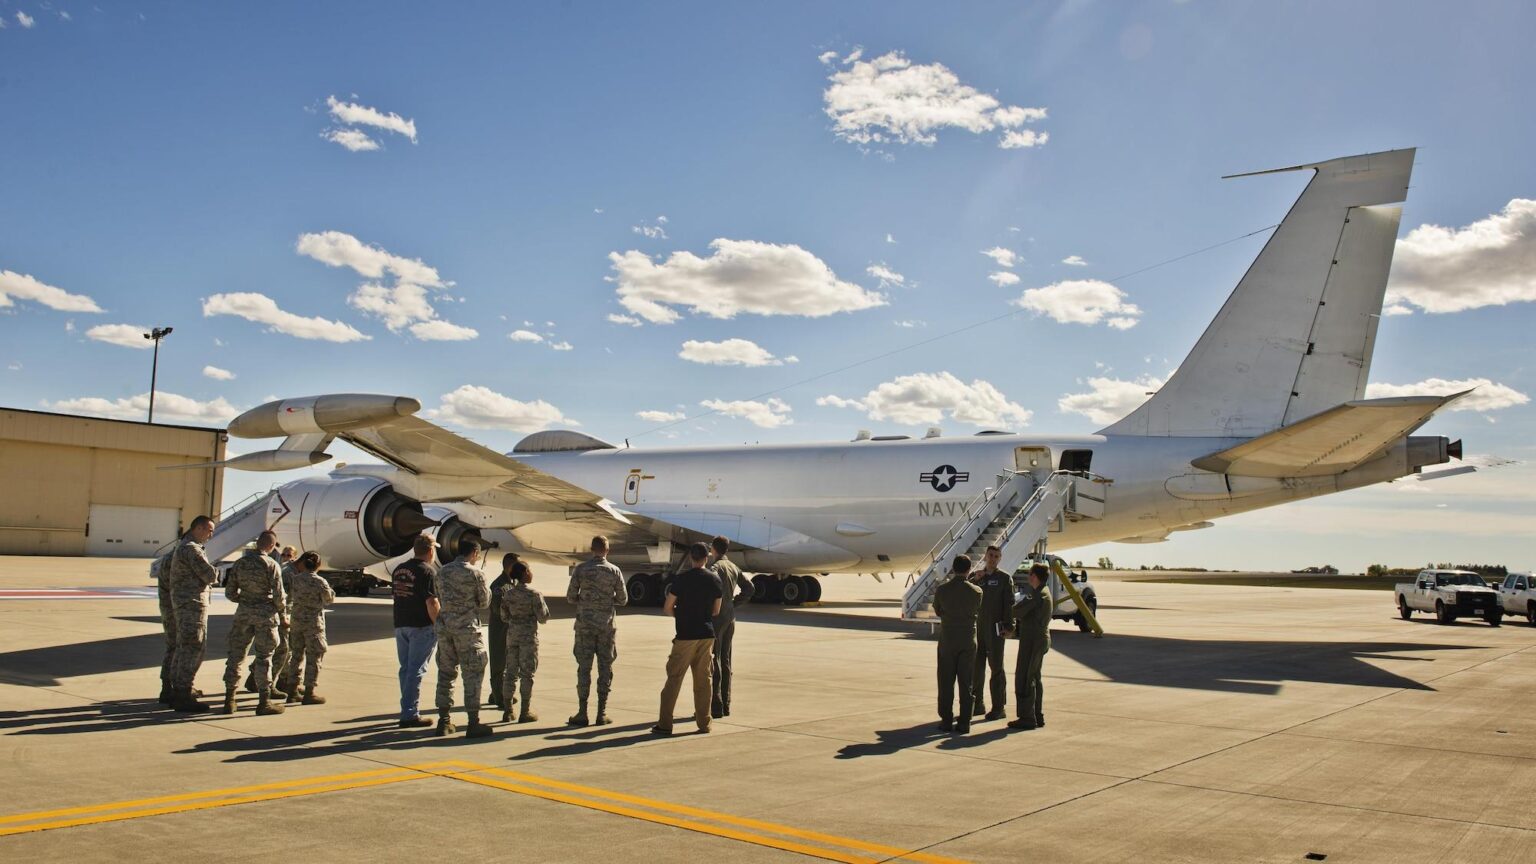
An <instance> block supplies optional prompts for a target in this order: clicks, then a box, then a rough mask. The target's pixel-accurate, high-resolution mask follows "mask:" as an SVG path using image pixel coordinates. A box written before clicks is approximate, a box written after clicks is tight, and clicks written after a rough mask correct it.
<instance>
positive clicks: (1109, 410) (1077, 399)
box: [1056, 375, 1163, 425]
mask: <svg viewBox="0 0 1536 864" xmlns="http://www.w3.org/2000/svg"><path fill="white" fill-rule="evenodd" d="M1162 386H1163V379H1161V378H1155V377H1153V376H1150V375H1148V376H1143V377H1141V378H1136V379H1134V380H1130V381H1125V380H1122V379H1119V378H1102V377H1100V378H1089V379H1088V387H1089V390H1088V392H1087V393H1068V394H1066V395H1064V396H1062V397H1061V398H1060V399H1057V400H1056V408H1057V410H1059V411H1061V413H1063V414H1081V415H1083V416H1084V417H1087V418H1088V419H1089V420H1092V421H1093V422H1095V423H1103V424H1105V425H1108V424H1110V423H1113V422H1115V421H1116V420H1119V419H1120V418H1121V417H1124V416H1125V415H1127V414H1129V413H1131V412H1132V411H1134V410H1136V408H1137V406H1139V405H1141V403H1143V402H1145V401H1147V399H1149V398H1151V397H1149V396H1148V395H1147V394H1148V393H1155V392H1156V391H1157V389H1158V388H1159V387H1162Z"/></svg>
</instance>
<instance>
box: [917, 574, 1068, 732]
mask: <svg viewBox="0 0 1536 864" xmlns="http://www.w3.org/2000/svg"><path fill="white" fill-rule="evenodd" d="M1002 557H1003V554H1002V550H1001V549H999V548H998V547H996V546H988V547H987V550H986V552H985V554H984V557H983V559H982V561H983V566H982V569H980V570H978V571H975V572H972V570H971V558H970V556H969V555H959V556H956V557H955V560H954V562H953V563H952V564H951V566H950V572H949V577H948V579H946V580H945V581H944V583H943V584H942V585H940V586H939V587H938V589H937V590H935V592H934V595H933V611H934V613H935V614H937V615H938V616H939V719H940V720H941V721H942V722H941V723H940V724H939V728H940V729H941V730H943V731H945V732H958V733H960V734H962V735H963V734H965V733H967V732H969V731H971V720H972V719H973V718H975V717H983V718H984V719H987V720H1001V719H1003V718H1004V717H1006V716H1008V715H1007V711H1008V673H1007V672H1006V671H1004V667H1003V646H1004V645H1005V644H1006V641H1007V639H1008V638H1009V637H1015V636H1016V637H1017V638H1018V641H1019V652H1018V660H1017V661H1016V664H1015V666H1014V687H1015V690H1014V694H1015V697H1016V700H1017V703H1018V712H1019V716H1018V717H1017V718H1016V719H1014V720H1011V721H1009V723H1008V726H1009V727H1010V728H1013V729H1038V728H1039V727H1041V726H1044V725H1045V710H1044V701H1043V699H1044V694H1043V690H1042V687H1041V668H1042V666H1043V664H1044V662H1045V655H1046V652H1048V651H1050V650H1051V630H1050V627H1051V592H1050V590H1049V589H1048V588H1047V587H1046V586H1047V585H1048V584H1049V582H1050V579H1051V571H1050V570H1049V569H1048V568H1047V567H1046V565H1044V564H1035V565H1033V566H1032V567H1030V569H1029V588H1030V590H1029V591H1028V592H1024V593H1022V594H1021V596H1019V597H1018V598H1017V599H1016V598H1015V596H1014V590H1013V578H1012V576H1010V575H1009V574H1008V573H1005V572H1003V571H1002V570H999V569H998V564H999V563H1000V562H1001V561H1002ZM988 670H990V671H991V686H990V688H988V687H987V686H986V684H987V673H988ZM957 683H958V684H959V698H958V702H959V711H958V712H957V711H956V710H955V708H956V704H955V703H956V701H957V700H956V693H955V685H956V684H957ZM987 689H990V691H991V696H992V708H991V710H990V711H989V710H987V709H986V698H985V697H986V694H985V693H984V692H983V691H985V690H987Z"/></svg>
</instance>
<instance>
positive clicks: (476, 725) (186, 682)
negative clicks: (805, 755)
mask: <svg viewBox="0 0 1536 864" xmlns="http://www.w3.org/2000/svg"><path fill="white" fill-rule="evenodd" d="M213 529H214V523H213V520H212V519H210V518H209V517H207V516H199V517H197V518H196V519H194V520H192V526H191V528H190V529H189V530H188V532H187V534H186V536H184V537H183V538H182V539H181V540H180V541H178V542H177V543H176V544H175V545H173V546H172V547H171V548H170V550H168V551H167V552H166V553H165V554H164V555H162V556H161V557H160V558H159V559H158V560H157V561H156V562H155V565H154V568H153V569H154V571H155V574H156V578H157V582H158V584H159V591H160V615H161V619H162V621H163V623H164V626H165V642H166V647H165V659H164V662H163V664H162V666H161V672H160V677H161V690H160V701H161V702H162V703H163V704H166V705H168V706H170V707H171V708H172V709H174V710H176V711H180V712H185V713H200V712H204V711H208V710H210V709H209V706H208V705H206V704H204V703H203V702H201V701H199V698H198V697H200V696H202V695H203V694H202V691H200V690H198V689H196V688H195V687H194V686H193V683H194V682H193V678H194V677H195V675H196V673H197V669H198V667H199V666H200V665H201V664H202V660H203V651H204V647H205V644H206V642H207V637H208V597H209V593H210V590H211V589H212V587H213V585H214V584H215V583H216V582H217V579H218V572H217V570H216V569H215V568H214V566H213V565H212V564H211V563H209V561H208V557H207V555H206V554H204V552H203V544H204V543H205V542H207V540H208V538H209V537H210V536H212V534H213ZM591 551H592V557H591V558H589V559H587V560H586V561H583V562H582V563H580V564H578V565H577V566H576V567H575V568H573V569H572V572H571V581H570V585H569V586H568V587H567V588H566V592H565V597H566V600H567V601H569V602H570V603H571V604H572V605H573V606H574V608H575V631H576V632H575V642H574V649H573V650H574V654H575V657H576V697H577V708H576V713H574V714H572V715H571V716H570V717H569V718H568V719H567V721H566V722H567V724H568V725H571V726H587V725H591V724H596V725H599V726H603V725H607V724H610V723H612V722H613V721H612V720H611V719H610V718H609V716H608V694H609V692H610V691H611V689H612V687H613V662H614V660H616V659H617V658H618V654H619V649H618V627H617V625H616V619H615V614H614V610H615V609H617V608H618V607H620V606H624V605H625V604H627V603H628V602H629V595H628V592H627V591H626V590H625V585H624V574H623V573H622V572H621V571H620V570H619V568H618V567H617V566H615V565H614V564H613V563H612V562H610V561H609V560H608V540H607V538H605V537H602V536H597V537H594V538H592V543H591ZM457 552H458V555H457V557H456V558H454V559H453V560H452V561H451V562H449V563H447V564H445V565H443V566H441V567H439V566H438V565H437V560H436V556H437V544H436V542H435V541H434V540H433V539H432V538H430V537H427V536H426V535H421V536H418V537H417V538H416V539H415V541H414V543H413V546H412V557H411V558H410V560H408V561H406V562H404V563H403V564H401V565H399V566H398V567H396V568H395V570H394V573H393V574H392V576H393V580H392V594H393V598H394V626H395V647H396V652H397V655H398V657H399V661H400V719H399V726H400V727H401V728H428V727H432V726H434V725H435V726H436V729H437V733H436V734H438V735H440V736H446V735H451V734H453V733H455V732H457V731H458V728H457V726H455V725H454V723H453V721H452V719H451V717H450V715H451V712H452V709H453V686H454V682H455V681H457V680H458V678H459V677H460V674H461V673H462V675H463V678H464V683H463V694H464V707H465V709H466V712H467V714H468V725H467V726H466V728H465V730H464V733H465V735H466V736H467V737H470V738H483V737H486V736H489V735H491V734H492V730H491V728H490V726H488V725H486V724H484V723H481V722H480V707H481V699H480V695H481V686H482V684H483V683H484V679H485V673H486V667H487V665H489V667H490V679H491V698H490V700H489V701H490V704H492V705H494V706H495V707H497V708H500V709H501V720H502V722H504V723H507V722H511V721H512V719H513V715H514V708H516V719H517V722H519V723H531V722H534V721H537V720H538V719H539V716H538V714H536V713H534V711H533V679H534V674H535V673H536V672H537V671H538V667H539V627H540V626H541V625H543V624H545V623H546V622H548V621H549V605H548V604H547V603H546V602H545V601H544V596H543V594H541V593H540V592H539V591H538V590H537V589H535V588H534V587H533V571H532V570H531V569H530V568H529V567H528V565H527V564H526V563H525V562H523V561H521V560H519V558H518V556H517V555H515V554H508V555H505V556H503V557H502V561H501V574H500V575H499V576H497V577H496V579H495V580H493V581H491V582H490V583H487V582H486V579H485V573H484V571H483V570H482V569H481V559H482V556H483V555H484V548H483V546H482V544H481V541H479V540H478V539H466V540H464V541H462V542H461V544H460V546H459V548H458V550H457ZM729 553H730V541H729V540H727V539H726V538H725V537H716V538H714V540H713V541H712V542H711V543H710V544H708V545H706V544H703V543H694V544H692V545H691V546H690V547H688V550H687V559H688V565H689V566H688V567H687V569H684V570H683V571H682V572H679V573H678V574H677V575H675V576H674V577H673V578H672V580H671V582H670V583H669V585H668V587H667V596H666V601H665V603H664V605H663V609H664V611H665V613H666V614H667V615H669V616H671V617H672V618H673V622H674V629H675V637H674V639H673V640H672V650H671V652H670V653H669V655H668V657H667V661H666V682H665V683H664V684H663V685H662V688H661V704H660V710H659V712H658V714H657V720H656V725H655V726H653V727H652V728H651V731H652V732H653V733H654V734H656V735H671V734H672V730H673V716H672V715H673V711H674V710H675V708H676V707H677V699H678V696H679V694H680V693H681V691H682V686H683V679H684V678H685V677H688V676H689V675H692V679H693V680H692V685H693V721H694V723H695V725H696V726H697V727H698V730H699V731H700V732H708V731H710V722H711V721H712V720H714V719H717V718H721V717H727V716H730V713H731V673H732V669H731V659H732V658H731V642H732V640H733V637H734V635H735V607H736V606H738V605H740V604H741V603H744V602H747V601H748V600H750V599H751V596H752V584H751V583H750V582H749V581H748V580H747V579H746V577H745V576H744V575H743V574H742V572H741V569H740V568H739V567H737V566H736V564H735V563H734V562H732V561H731V560H730V555H729ZM1001 560H1002V553H1001V551H1000V550H999V549H998V547H996V546H988V547H987V550H986V554H985V557H984V558H983V567H982V568H981V569H980V570H977V571H975V572H972V569H971V559H970V557H969V556H966V555H960V556H957V557H956V558H955V559H954V562H953V564H952V565H951V568H950V575H949V578H948V579H947V580H946V581H945V582H944V583H943V584H942V585H940V586H939V587H938V589H937V590H936V591H935V593H934V598H933V609H934V612H935V613H936V614H937V615H938V616H939V620H940V626H939V652H938V653H939V658H938V660H939V663H938V666H939V668H938V680H939V717H940V719H941V720H942V721H943V722H942V724H941V726H940V728H941V729H942V730H943V731H945V732H951V731H954V732H959V733H961V734H964V733H967V732H969V731H970V728H971V721H972V719H973V718H974V717H984V718H985V719H987V720H1000V719H1002V718H1004V717H1005V716H1007V689H1008V679H1007V673H1006V672H1005V671H1004V665H1003V649H1004V645H1005V644H1006V640H1007V639H1008V638H1009V637H1015V636H1016V637H1017V639H1018V642H1019V651H1018V659H1017V661H1016V665H1015V668H1014V684H1015V696H1016V699H1017V704H1018V712H1019V715H1018V717H1017V719H1015V720H1013V721H1011V722H1009V723H1008V725H1009V727H1011V728H1015V729H1035V728H1038V727H1040V726H1044V725H1045V713H1044V710H1043V704H1042V688H1041V666H1042V663H1043V661H1044V658H1045V654H1046V652H1048V651H1049V650H1050V645H1051V637H1050V622H1051V596H1050V591H1049V590H1048V589H1047V588H1046V586H1047V584H1048V583H1049V581H1050V571H1049V570H1048V569H1047V568H1046V566H1045V565H1044V564H1035V565H1034V566H1033V567H1031V568H1030V571H1029V585H1030V589H1031V590H1030V591H1028V592H1025V593H1024V594H1022V595H1021V596H1020V597H1019V598H1017V599H1016V598H1015V595H1014V590H1013V580H1012V577H1011V576H1010V575H1009V574H1007V573H1005V572H1003V571H1001V570H999V569H998V564H999V562H1000V561H1001ZM319 569H320V556H319V555H318V554H317V553H315V552H305V553H303V554H298V553H297V550H295V549H294V548H293V547H291V546H290V547H285V548H284V549H283V550H282V551H281V552H278V551H277V535H275V534H274V533H272V532H271V531H263V532H262V533H261V535H260V536H259V537H258V538H257V540H256V546H255V548H252V549H247V550H246V551H245V552H244V553H243V554H242V555H241V557H240V558H239V559H237V560H236V561H235V563H234V565H233V566H231V567H230V568H229V572H228V575H227V577H226V580H225V584H224V594H225V596H226V597H228V598H229V599H230V600H231V601H233V602H234V603H235V604H237V605H236V609H235V615H234V620H233V622H232V623H231V625H230V631H229V640H228V645H229V651H228V659H227V661H226V663H225V667H224V703H223V706H222V709H223V712H224V713H226V714H233V713H235V711H236V704H235V693H236V688H237V685H238V684H239V682H240V670H241V666H242V664H243V663H244V661H245V657H246V654H247V653H248V652H249V653H251V654H252V655H253V660H252V662H251V674H250V677H249V678H248V679H247V680H246V682H245V687H246V689H247V690H250V691H252V692H255V693H256V694H257V695H258V702H257V706H256V713H257V714H258V715H271V714H281V713H283V711H284V705H285V704H292V703H295V702H302V703H303V704H305V705H316V704H323V703H324V702H325V697H324V696H321V695H319V694H318V693H317V692H316V691H315V687H316V684H317V681H318V679H319V676H320V667H321V665H322V662H323V661H324V658H325V653H326V636H325V617H324V612H323V610H324V608H325V607H326V606H328V605H330V604H331V603H332V602H334V601H335V599H336V593H335V591H334V590H332V588H331V586H330V583H328V582H327V581H326V580H325V579H324V578H322V577H321V576H320V575H319V573H318V571H319ZM487 613H488V614H487ZM483 616H484V617H487V618H488V619H489V620H488V622H482V617H483ZM482 623H489V624H490V646H489V649H487V642H486V637H485V634H484V631H483V630H482V629H481V625H482ZM434 657H435V659H436V662H437V698H436V707H437V720H436V723H435V724H434V722H433V721H432V720H430V719H428V718H426V717H423V716H421V713H420V709H419V701H420V694H421V682H422V679H423V678H424V677H425V675H426V671H427V664H428V663H429V662H430V661H431V660H432V659H433V658H434ZM594 663H595V664H596V666H597V708H596V712H595V713H592V712H589V710H588V707H589V704H590V697H591V695H592V694H591V691H592V667H593V665H594ZM989 671H990V673H991V682H990V687H988V686H987V677H988V672H989ZM957 684H958V685H959V692H958V703H959V705H958V707H959V710H958V711H956V701H957V698H956V697H957V694H956V685H957ZM301 690H302V695H301ZM988 690H989V691H990V695H991V705H992V707H991V710H987V709H986V702H987V700H986V696H987V692H984V691H988Z"/></svg>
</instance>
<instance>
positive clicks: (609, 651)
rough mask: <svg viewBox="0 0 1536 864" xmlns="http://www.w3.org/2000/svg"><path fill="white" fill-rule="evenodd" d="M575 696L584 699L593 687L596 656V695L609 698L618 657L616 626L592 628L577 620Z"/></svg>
mask: <svg viewBox="0 0 1536 864" xmlns="http://www.w3.org/2000/svg"><path fill="white" fill-rule="evenodd" d="M572 653H574V654H575V655H576V695H577V696H579V697H581V701H582V702H586V701H587V694H588V693H590V692H591V690H592V660H593V658H594V657H595V658H596V659H597V697H598V698H599V699H606V698H608V690H609V689H610V688H611V687H612V686H613V661H614V660H617V659H618V657H619V631H618V628H617V627H605V628H599V627H591V626H587V625H583V624H581V623H579V622H578V623H577V625H576V647H575V649H574V650H573V652H572Z"/></svg>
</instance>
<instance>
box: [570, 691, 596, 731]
mask: <svg viewBox="0 0 1536 864" xmlns="http://www.w3.org/2000/svg"><path fill="white" fill-rule="evenodd" d="M591 722H592V721H590V720H588V719H587V700H586V699H585V698H583V699H582V700H581V707H580V708H577V709H576V713H575V714H572V715H571V717H570V719H569V720H566V721H565V723H566V725H567V726H586V725H588V724H590V723H591Z"/></svg>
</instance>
